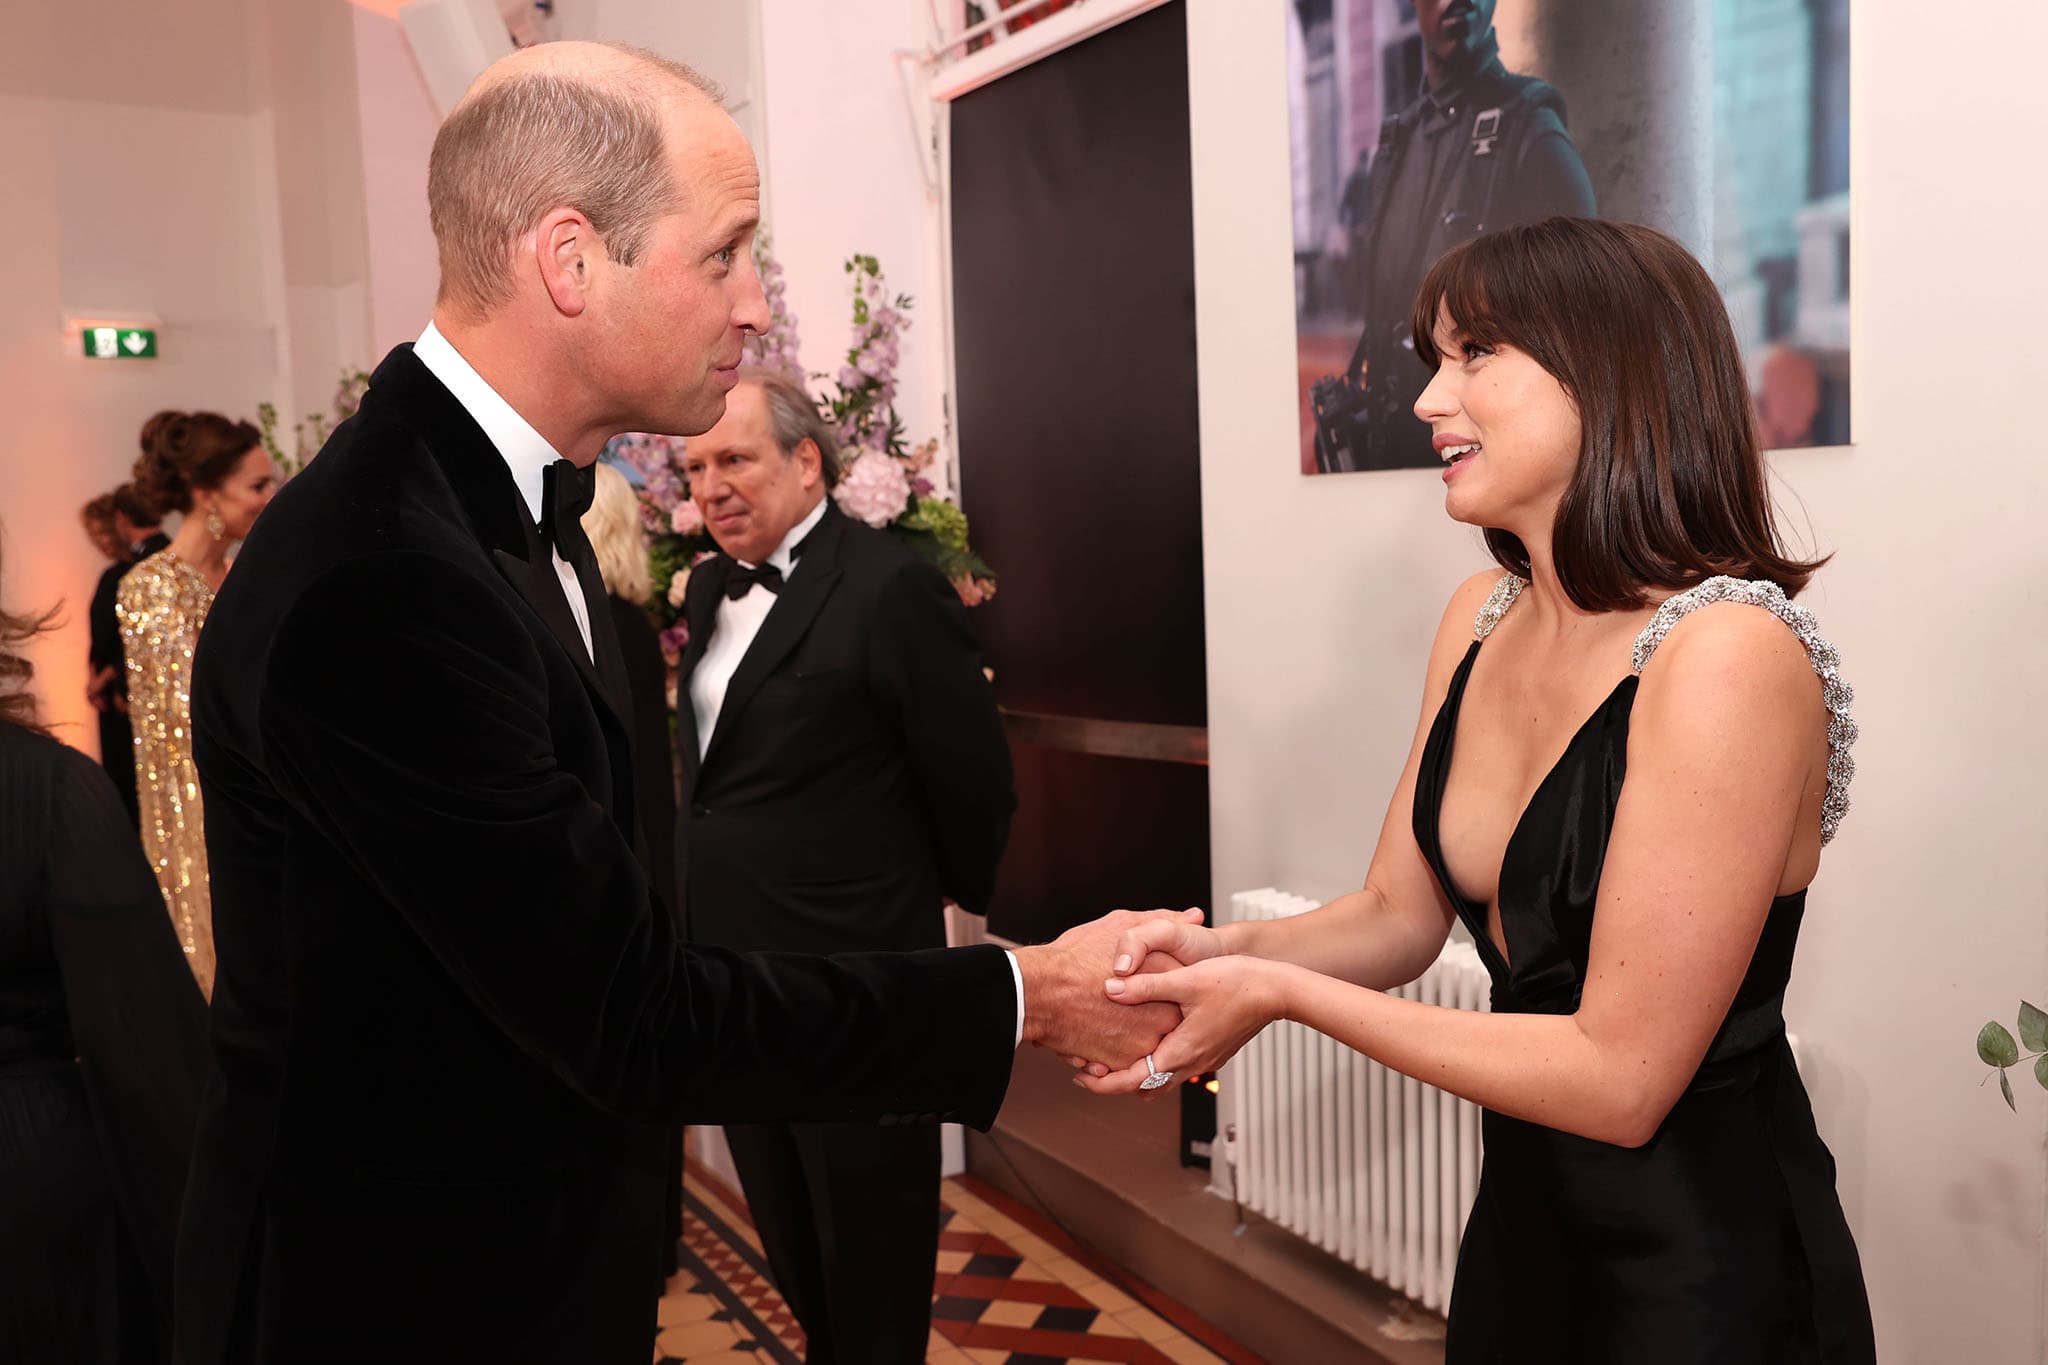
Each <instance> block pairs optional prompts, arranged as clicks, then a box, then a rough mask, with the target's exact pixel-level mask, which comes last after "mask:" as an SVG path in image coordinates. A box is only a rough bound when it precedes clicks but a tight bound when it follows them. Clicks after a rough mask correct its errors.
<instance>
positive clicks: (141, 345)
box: [84, 327, 156, 360]
mask: <svg viewBox="0 0 2048 1365" xmlns="http://www.w3.org/2000/svg"><path fill="white" fill-rule="evenodd" d="M84 336H85V354H86V358H87V359H89V360H154V359H156V329H155V328H154V327H87V328H85V329H84Z"/></svg>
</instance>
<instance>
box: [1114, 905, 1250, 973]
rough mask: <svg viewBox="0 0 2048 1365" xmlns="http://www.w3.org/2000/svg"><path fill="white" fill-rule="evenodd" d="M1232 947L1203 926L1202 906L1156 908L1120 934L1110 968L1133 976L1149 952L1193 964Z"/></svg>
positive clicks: (1189, 964)
mask: <svg viewBox="0 0 2048 1365" xmlns="http://www.w3.org/2000/svg"><path fill="white" fill-rule="evenodd" d="M1229 951H1230V950H1229V949H1228V948H1226V947H1224V946H1223V936H1222V935H1221V934H1219V933H1217V932H1216V931H1215V930H1214V929H1205V928H1203V927H1202V912H1201V911H1200V910H1197V909H1195V908H1193V907H1189V908H1188V909H1186V910H1182V911H1181V912H1179V913H1178V914H1167V913H1165V912H1164V911H1154V912H1153V913H1152V914H1151V915H1148V916H1147V917H1146V918H1145V919H1143V920H1141V921H1139V922H1138V923H1136V924H1133V925H1132V926H1131V927H1129V928H1128V929H1126V930H1124V931H1123V933H1122V934H1121V935H1119V936H1118V938H1117V941H1116V958H1115V960H1114V961H1113V962H1111V963H1110V968H1109V969H1110V970H1111V971H1112V972H1114V973H1116V974H1117V975H1118V976H1131V975H1133V974H1134V973H1137V972H1140V971H1143V970H1144V969H1145V955H1146V954H1147V953H1165V954H1166V955H1167V956H1169V957H1171V958H1173V959H1174V961H1175V962H1177V963H1180V964H1181V965H1183V966H1190V967H1191V966H1193V965H1194V964H1195V963H1197V962H1205V961H1207V960H1208V959H1210V958H1212V957H1219V956H1221V955H1223V954H1224V953H1227V952H1229Z"/></svg>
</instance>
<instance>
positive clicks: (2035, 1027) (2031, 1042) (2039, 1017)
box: [2020, 1000, 2048, 1052]
mask: <svg viewBox="0 0 2048 1365" xmlns="http://www.w3.org/2000/svg"><path fill="white" fill-rule="evenodd" d="M2020 1042H2022V1043H2024V1044H2025V1045H2026V1049H2027V1051H2029V1052H2048V1014H2043V1013H2042V1012H2041V1011H2040V1010H2038V1009H2036V1008H2035V1007H2034V1006H2032V1005H2029V1004H2028V1003H2027V1002H2026V1001H2024V1000H2022V1001H2020Z"/></svg>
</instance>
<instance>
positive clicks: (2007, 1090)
mask: <svg viewBox="0 0 2048 1365" xmlns="http://www.w3.org/2000/svg"><path fill="white" fill-rule="evenodd" d="M1998 1088H1999V1090H2000V1091H2002V1092H2003V1093H2004V1095H2005V1107H2006V1108H2008V1109H2010V1110H2012V1112H2013V1113H2015V1114H2017V1113H2019V1112H2020V1107H2019V1106H2018V1105H2017V1104H2014V1103H2013V1102H2012V1081H2011V1080H2010V1079H2008V1078H2007V1076H2006V1074H2005V1068H2004V1067H2000V1068H1999V1069H1998Z"/></svg>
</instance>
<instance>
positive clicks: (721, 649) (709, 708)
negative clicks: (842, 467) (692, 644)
mask: <svg viewBox="0 0 2048 1365" xmlns="http://www.w3.org/2000/svg"><path fill="white" fill-rule="evenodd" d="M824 517H825V500H824V499H823V498H820V499H819V500H818V505H817V506H816V507H813V508H812V509H811V511H810V515H809V516H807V517H805V518H804V519H803V520H802V521H800V522H798V523H797V524H796V525H794V526H792V527H790V529H789V534H788V535H786V536H784V537H783V538H782V543H781V544H780V545H778V546H776V547H775V552H774V553H773V554H771V555H769V556H768V563H769V564H771V565H773V566H774V567H775V568H777V569H780V570H782V577H783V581H784V583H785V584H786V583H787V582H788V579H789V576H790V573H791V571H792V569H793V566H794V565H795V563H796V557H795V555H794V554H792V553H791V552H792V551H793V550H794V549H795V548H796V546H798V545H800V544H802V543H803V539H804V537H805V536H807V535H809V534H810V533H811V530H812V528H814V527H815V526H817V524H818V523H819V522H820V521H822V520H824ZM738 562H740V563H742V564H745V563H746V561H745V560H740V561H738ZM746 567H748V568H750V569H751V568H753V567H754V566H753V565H751V564H747V565H746ZM774 608H775V594H774V593H772V592H770V591H768V589H766V588H764V587H762V586H761V585H760V584H759V583H755V584H752V585H751V586H750V587H748V589H747V594H746V596H744V597H740V598H736V599H735V598H731V597H727V598H722V599H720V601H719V603H718V617H717V624H716V625H715V626H714V627H713V628H712V631H711V640H710V642H709V643H707V644H706V645H705V646H704V654H703V657H702V658H700V659H698V660H697V667H696V670H695V671H694V672H692V673H691V674H690V707H691V709H692V710H694V711H695V712H696V713H697V757H698V758H700V759H701V758H703V757H704V754H705V752H706V751H707V750H709V749H710V748H711V731H712V730H713V729H714V728H715V727H716V726H717V725H718V713H719V712H720V711H722V710H723V709H724V708H725V690H726V688H728V687H730V686H731V685H732V675H733V674H734V673H736V672H738V671H739V666H740V660H742V659H744V658H746V657H747V650H748V649H750V648H752V647H753V643H754V637H755V636H756V635H759V634H760V633H761V623H762V622H763V621H766V620H767V619H768V613H769V612H770V611H772V610H774Z"/></svg>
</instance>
